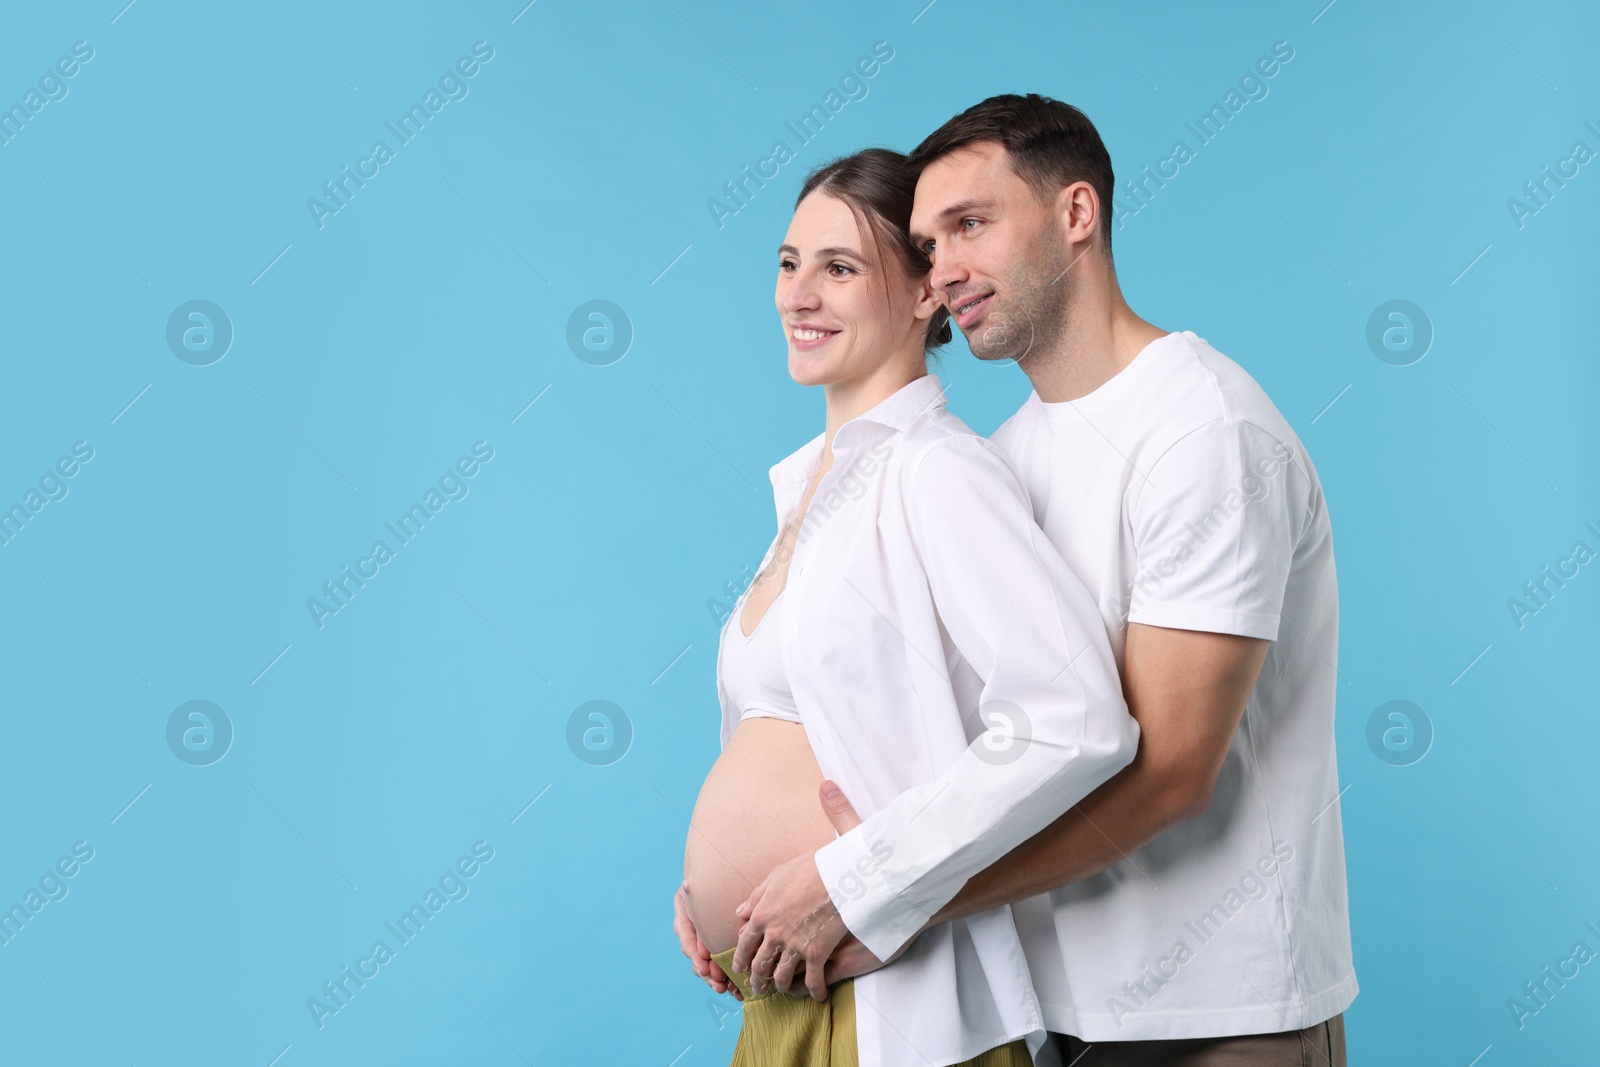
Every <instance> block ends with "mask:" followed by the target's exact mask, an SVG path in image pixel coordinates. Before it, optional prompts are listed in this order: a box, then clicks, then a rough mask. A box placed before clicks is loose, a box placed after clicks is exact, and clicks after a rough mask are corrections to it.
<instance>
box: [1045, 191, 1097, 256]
mask: <svg viewBox="0 0 1600 1067" xmlns="http://www.w3.org/2000/svg"><path fill="white" fill-rule="evenodd" d="M1103 207H1104V205H1102V204H1101V203H1100V195H1099V194H1098V193H1096V192H1095V191H1094V186H1092V185H1090V184H1089V183H1088V182H1073V183H1072V184H1071V185H1069V186H1067V187H1066V188H1064V189H1062V190H1061V191H1060V192H1059V193H1057V194H1056V212H1057V215H1058V217H1059V218H1060V219H1061V228H1062V229H1063V230H1065V231H1066V234H1067V240H1069V241H1071V242H1072V243H1073V244H1074V245H1079V244H1082V243H1083V242H1085V241H1088V240H1090V239H1092V238H1093V237H1094V233H1095V228H1096V227H1098V226H1099V225H1100V212H1101V209H1102V208H1103Z"/></svg>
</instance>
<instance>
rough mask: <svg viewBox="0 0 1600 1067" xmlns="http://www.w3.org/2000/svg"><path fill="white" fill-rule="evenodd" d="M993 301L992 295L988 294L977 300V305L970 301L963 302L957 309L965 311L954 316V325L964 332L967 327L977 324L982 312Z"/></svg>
mask: <svg viewBox="0 0 1600 1067" xmlns="http://www.w3.org/2000/svg"><path fill="white" fill-rule="evenodd" d="M993 299H994V294H993V293H988V294H986V295H985V296H983V297H982V298H981V299H980V300H978V302H977V303H973V302H972V301H971V300H963V301H962V302H961V303H960V304H957V305H956V306H957V307H965V308H966V310H965V311H963V312H961V313H960V314H958V315H957V316H956V325H957V326H958V327H960V328H961V329H962V330H965V329H967V327H969V326H971V325H972V324H973V323H975V322H977V321H978V319H979V318H981V317H982V316H983V312H984V310H985V309H986V308H988V306H989V301H991V300H993Z"/></svg>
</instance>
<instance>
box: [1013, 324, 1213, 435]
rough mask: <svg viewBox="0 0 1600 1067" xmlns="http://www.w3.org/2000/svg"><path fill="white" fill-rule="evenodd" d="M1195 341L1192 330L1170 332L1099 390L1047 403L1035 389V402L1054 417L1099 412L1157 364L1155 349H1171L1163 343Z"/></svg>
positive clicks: (1137, 356)
mask: <svg viewBox="0 0 1600 1067" xmlns="http://www.w3.org/2000/svg"><path fill="white" fill-rule="evenodd" d="M1194 339H1195V335H1194V332H1193V331H1191V330H1172V331H1169V332H1168V333H1164V334H1162V335H1161V336H1160V337H1156V338H1153V339H1152V340H1151V341H1150V342H1149V343H1148V344H1146V345H1145V346H1144V347H1143V348H1141V349H1139V351H1138V353H1137V354H1135V355H1134V357H1133V358H1132V359H1131V360H1129V361H1128V365H1127V366H1126V367H1123V368H1122V369H1121V370H1119V371H1118V372H1117V373H1115V374H1113V375H1112V376H1111V377H1110V378H1108V379H1106V380H1105V381H1104V382H1102V383H1100V386H1099V388H1097V389H1095V390H1094V391H1093V392H1091V393H1087V394H1085V395H1083V396H1080V397H1078V399H1076V400H1044V399H1041V398H1040V396H1039V391H1038V390H1037V389H1035V390H1033V399H1034V401H1035V402H1036V403H1038V405H1039V407H1040V408H1041V409H1042V410H1043V411H1044V412H1045V413H1046V414H1047V415H1051V416H1052V417H1059V416H1062V415H1067V414H1071V413H1075V412H1076V413H1082V412H1094V411H1099V410H1100V409H1101V408H1104V407H1105V406H1106V405H1108V404H1111V403H1114V402H1115V401H1116V400H1117V399H1119V398H1120V397H1121V396H1122V395H1123V394H1124V393H1126V392H1127V391H1128V390H1129V389H1131V388H1133V386H1134V384H1135V383H1136V382H1137V381H1138V380H1139V379H1140V378H1142V377H1143V376H1144V375H1145V373H1146V372H1147V371H1148V369H1149V368H1150V366H1151V365H1153V364H1154V363H1155V362H1156V359H1155V358H1153V357H1152V349H1158V350H1164V349H1166V348H1168V347H1169V344H1163V342H1170V343H1174V344H1175V343H1178V342H1179V341H1191V340H1194Z"/></svg>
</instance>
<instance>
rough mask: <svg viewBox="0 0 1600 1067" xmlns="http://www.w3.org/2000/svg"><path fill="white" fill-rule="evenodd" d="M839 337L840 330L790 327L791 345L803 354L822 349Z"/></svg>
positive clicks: (817, 327)
mask: <svg viewBox="0 0 1600 1067" xmlns="http://www.w3.org/2000/svg"><path fill="white" fill-rule="evenodd" d="M838 335H839V331H838V330H824V329H823V328H822V327H820V326H791V327H789V344H790V345H791V346H792V347H794V348H798V349H799V350H800V351H802V352H809V351H810V350H811V349H813V348H820V347H822V346H823V345H825V344H827V343H828V342H829V341H831V340H833V339H834V338H835V337H837V336H838Z"/></svg>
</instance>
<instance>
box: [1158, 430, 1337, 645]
mask: <svg viewBox="0 0 1600 1067" xmlns="http://www.w3.org/2000/svg"><path fill="white" fill-rule="evenodd" d="M1304 464H1305V459H1304V456H1303V454H1302V453H1301V452H1300V449H1299V442H1298V441H1294V440H1290V441H1280V440H1279V439H1278V438H1277V437H1275V436H1273V435H1272V434H1270V433H1268V432H1267V431H1266V430H1263V429H1261V428H1260V427H1258V426H1256V425H1254V424H1253V423H1249V422H1242V421H1239V420H1232V419H1221V420H1217V421H1215V422H1211V423H1207V424H1206V425H1204V426H1202V427H1200V428H1199V429H1196V430H1194V431H1193V432H1191V433H1189V434H1187V435H1185V436H1184V437H1182V438H1180V439H1179V440H1178V441H1177V442H1176V443H1175V444H1173V445H1172V446H1170V447H1169V448H1168V449H1167V450H1166V452H1164V453H1162V455H1161V457H1160V459H1158V460H1157V461H1156V463H1155V465H1154V466H1153V467H1152V468H1151V469H1150V471H1149V474H1148V477H1147V478H1146V479H1145V481H1144V482H1143V483H1142V486H1141V488H1140V491H1139V494H1138V497H1137V498H1136V499H1135V500H1133V501H1132V502H1131V503H1130V507H1129V521H1130V522H1131V524H1132V527H1133V530H1132V532H1133V543H1134V546H1135V562H1134V568H1133V579H1132V582H1131V585H1130V587H1129V589H1128V590H1127V598H1128V621H1129V622H1137V623H1144V624H1146V625H1150V626H1165V627H1170V628H1172V629H1179V630H1206V631H1211V632H1214V633H1227V634H1240V635H1242V636H1245V637H1260V638H1265V639H1267V640H1269V641H1273V640H1276V639H1277V637H1278V622H1279V619H1280V617H1281V616H1280V612H1279V609H1280V608H1281V607H1282V606H1283V594H1284V589H1285V588H1286V586H1287V585H1288V581H1289V565H1290V563H1291V561H1292V560H1293V557H1294V546H1295V544H1296V543H1297V541H1298V540H1299V538H1300V536H1301V534H1302V533H1303V532H1304V529H1305V526H1306V523H1307V522H1308V521H1309V511H1310V508H1311V503H1310V499H1309V492H1310V484H1311V483H1310V481H1309V479H1308V478H1307V477H1306V474H1305V467H1304Z"/></svg>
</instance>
